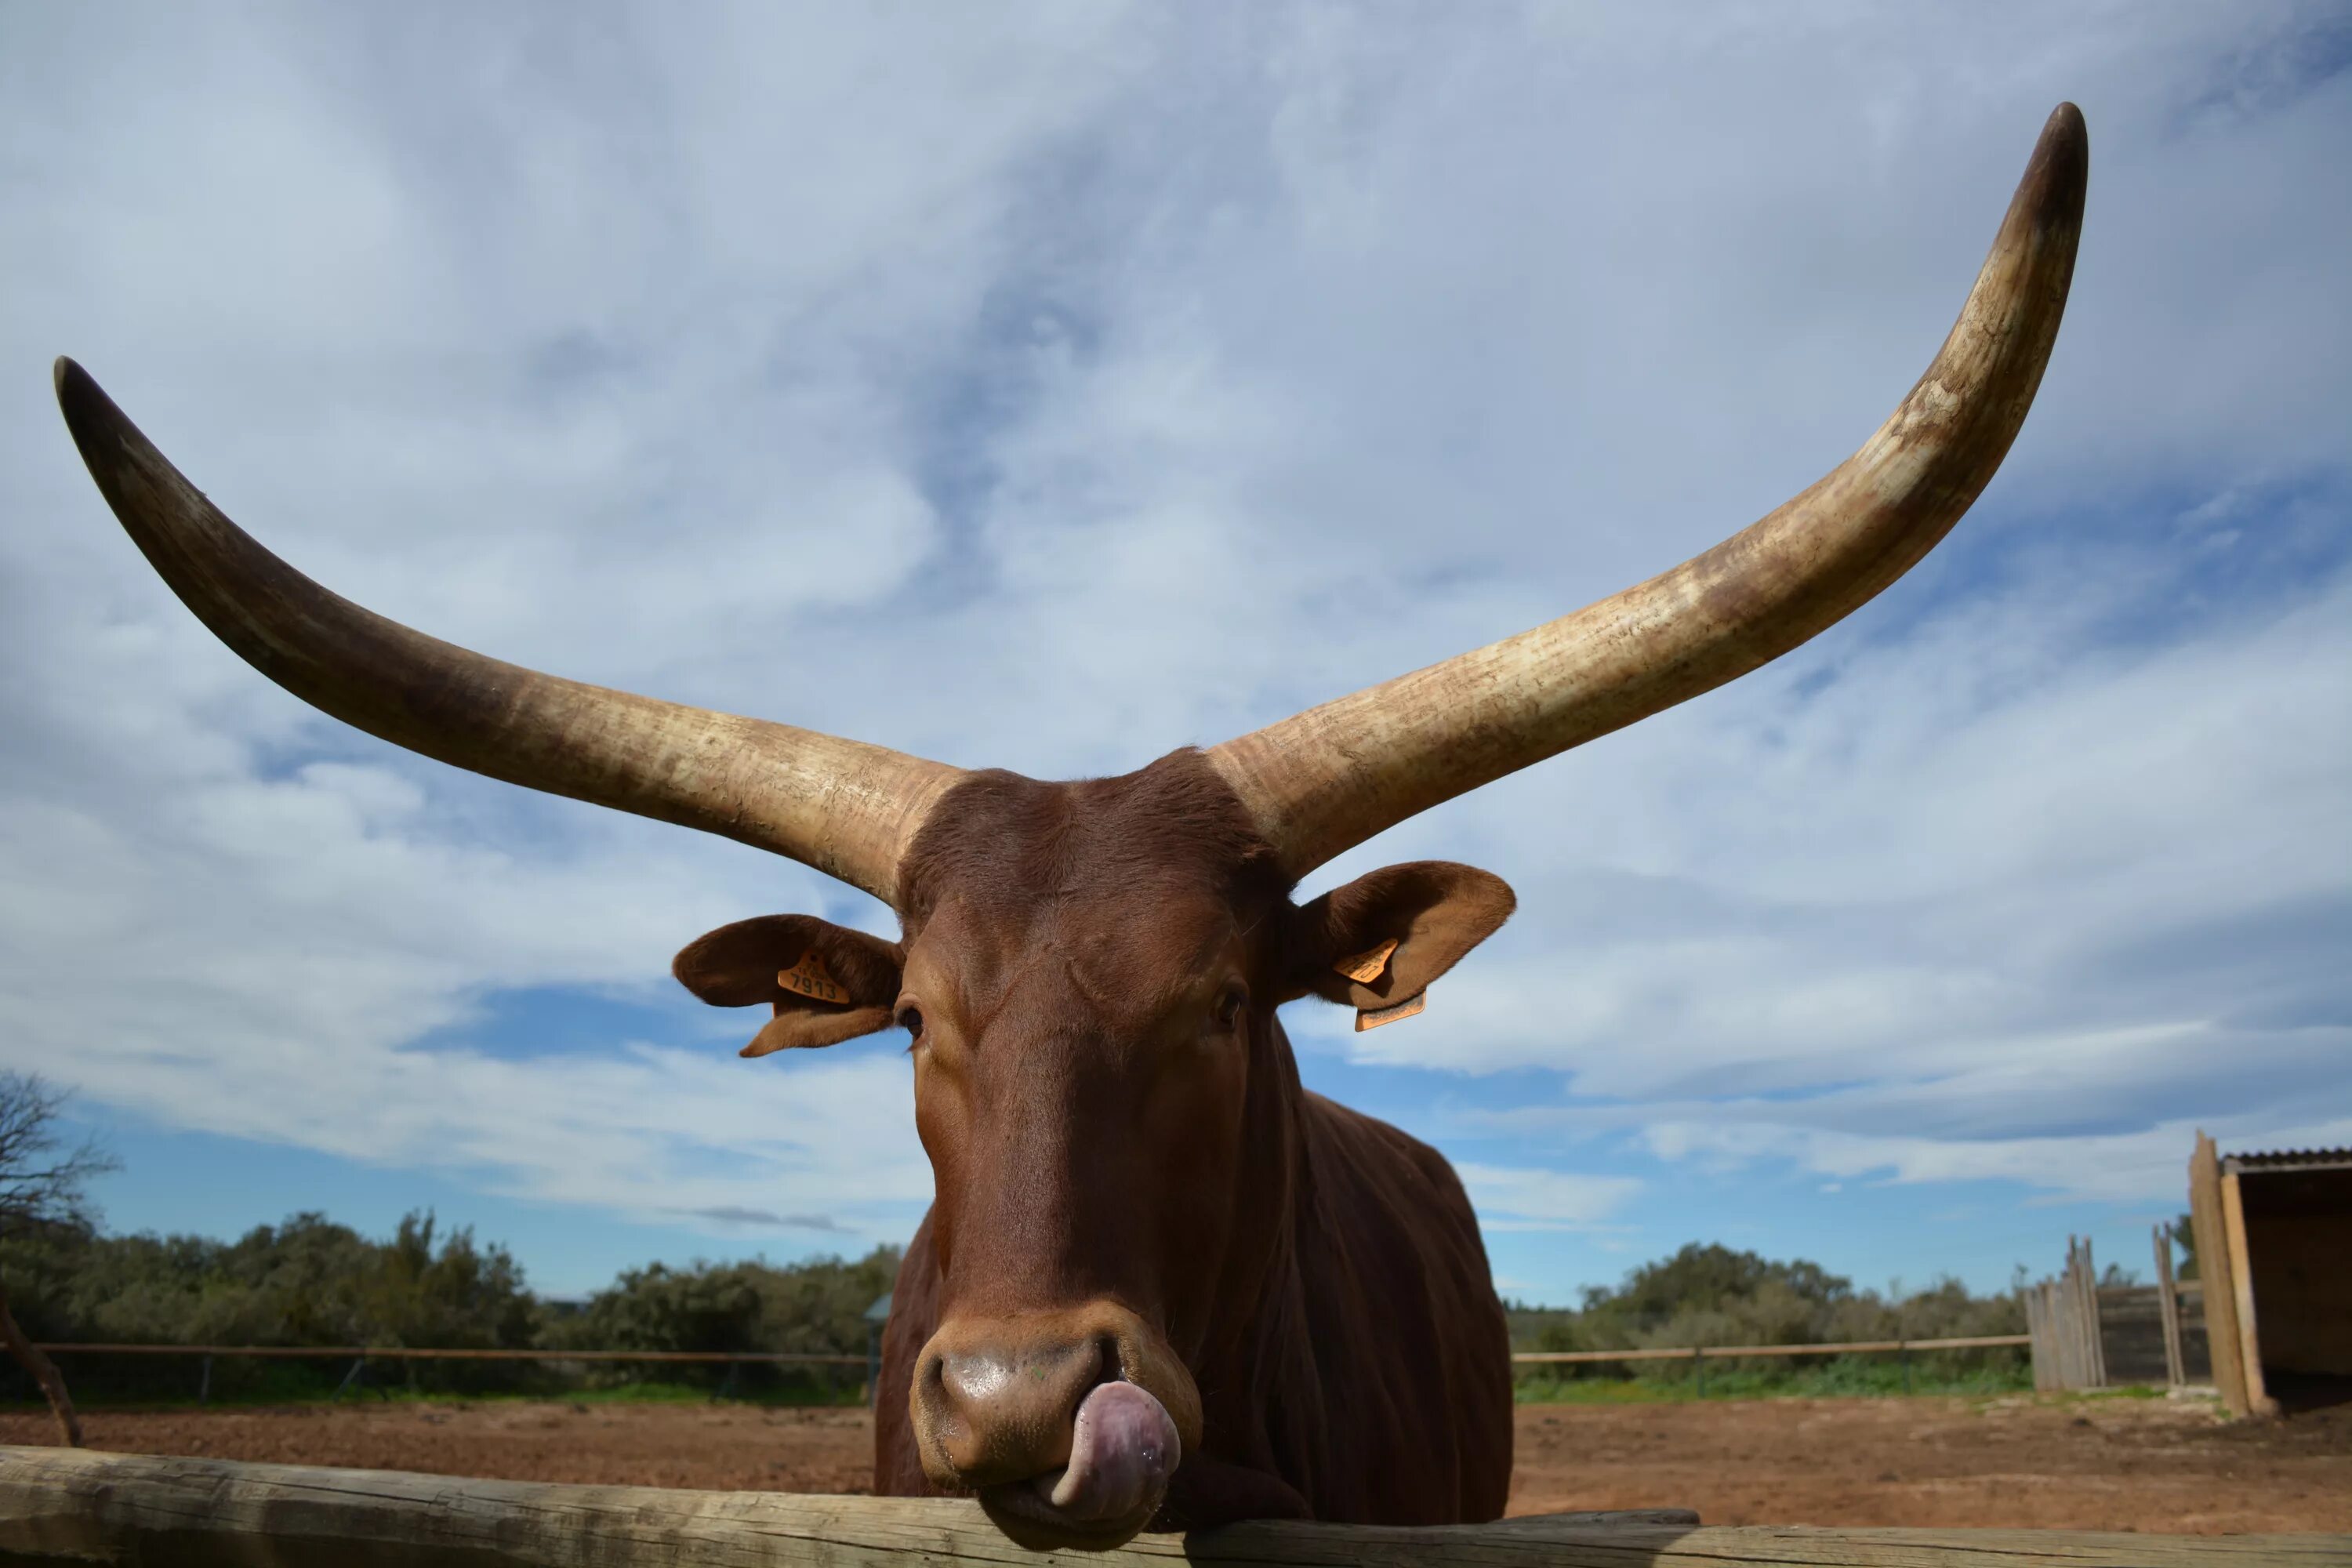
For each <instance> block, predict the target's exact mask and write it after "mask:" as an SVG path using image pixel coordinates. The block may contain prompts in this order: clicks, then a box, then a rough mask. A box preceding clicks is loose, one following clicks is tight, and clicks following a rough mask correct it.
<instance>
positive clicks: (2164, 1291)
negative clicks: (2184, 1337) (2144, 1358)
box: [2151, 1225, 2189, 1388]
mask: <svg viewBox="0 0 2352 1568" xmlns="http://www.w3.org/2000/svg"><path fill="white" fill-rule="evenodd" d="M2151 1239H2152V1240H2153V1241H2154V1243H2155V1246H2156V1290H2157V1306H2158V1310H2160V1311H2161V1312H2162V1313H2163V1316H2164V1381H2165V1383H2166V1384H2167V1385H2168V1387H2172V1388H2179V1386H2180V1385H2181V1384H2184V1383H2187V1382H2188V1381H2189V1363H2188V1361H2187V1358H2186V1357H2185V1356H2184V1355H2183V1353H2182V1349H2181V1338H2180V1297H2179V1292H2178V1291H2177V1289H2175V1287H2174V1284H2173V1279H2172V1233H2171V1232H2170V1231H2168V1230H2167V1229H2165V1227H2164V1226H2160V1225H2159V1226H2155V1227H2154V1228H2153V1235H2152V1237H2151Z"/></svg>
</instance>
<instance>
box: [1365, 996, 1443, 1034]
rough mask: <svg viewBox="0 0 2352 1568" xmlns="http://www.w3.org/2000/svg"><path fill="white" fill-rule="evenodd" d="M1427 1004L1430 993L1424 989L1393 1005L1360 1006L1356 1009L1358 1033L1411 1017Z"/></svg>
mask: <svg viewBox="0 0 2352 1568" xmlns="http://www.w3.org/2000/svg"><path fill="white" fill-rule="evenodd" d="M1427 1005H1429V994H1428V993H1427V992H1425V991H1424V992H1422V993H1420V994H1416V995H1412V996H1408V997H1406V998H1405V999H1404V1000H1403V1001H1402V1002H1400V1003H1398V1004H1397V1005H1395V1006H1393V1007H1359V1008H1357V1009H1356V1033H1358V1034H1362V1033H1363V1032H1364V1031H1365V1030H1366V1029H1377V1028H1379V1027H1380V1026H1381V1025H1382V1024H1393V1023H1396V1022H1398V1021H1399V1020H1401V1019H1404V1018H1410V1017H1412V1016H1413V1015H1414V1014H1415V1013H1418V1012H1420V1011H1421V1010H1422V1009H1423V1007H1426V1006H1427Z"/></svg>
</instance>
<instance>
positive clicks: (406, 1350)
mask: <svg viewBox="0 0 2352 1568" xmlns="http://www.w3.org/2000/svg"><path fill="white" fill-rule="evenodd" d="M41 1349H43V1350H45V1351H47V1352H49V1353H50V1354H52V1355H61V1354H62V1355H208V1356H256V1357H263V1358H268V1359H275V1360H286V1359H289V1358H294V1357H300V1356H312V1357H316V1358H317V1359H319V1360H320V1361H341V1360H342V1359H343V1358H344V1357H345V1356H349V1357H352V1359H354V1360H358V1361H593V1362H617V1361H644V1362H701V1363H709V1364H711V1365H721V1366H723V1365H726V1364H729V1363H733V1362H744V1363H756V1364H761V1365H765V1364H767V1363H786V1364H790V1365H796V1366H801V1365H807V1366H864V1365H865V1364H866V1357H864V1356H862V1355H814V1354H807V1355H804V1354H802V1353H800V1352H794V1351H543V1350H436V1349H433V1348H432V1347H430V1346H413V1345H108V1344H56V1345H43V1346H42V1347H41Z"/></svg>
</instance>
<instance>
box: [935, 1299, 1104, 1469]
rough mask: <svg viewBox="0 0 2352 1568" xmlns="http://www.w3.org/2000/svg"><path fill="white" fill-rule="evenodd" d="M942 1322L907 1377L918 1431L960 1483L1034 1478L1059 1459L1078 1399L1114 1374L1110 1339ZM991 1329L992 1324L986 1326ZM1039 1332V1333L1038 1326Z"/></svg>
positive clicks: (1063, 1458)
mask: <svg viewBox="0 0 2352 1568" xmlns="http://www.w3.org/2000/svg"><path fill="white" fill-rule="evenodd" d="M959 1327H961V1325H956V1324H950V1325H949V1326H948V1327H947V1328H944V1329H942V1330H941V1331H940V1333H939V1334H938V1335H937V1336H936V1337H934V1338H933V1340H932V1341H931V1342H930V1344H929V1346H928V1347H926V1350H925V1353H924V1356H923V1360H922V1364H921V1365H920V1366H919V1368H918V1369H917V1375H916V1379H915V1392H916V1401H917V1403H918V1405H919V1407H920V1408H919V1411H918V1419H919V1425H918V1427H917V1430H918V1431H919V1432H925V1433H927V1435H928V1436H929V1437H930V1438H931V1440H932V1444H931V1445H926V1447H930V1446H932V1445H936V1447H937V1450H938V1455H937V1457H938V1458H940V1459H943V1460H945V1461H946V1464H947V1467H948V1468H951V1469H952V1470H953V1472H954V1479H955V1480H956V1482H958V1483H960V1484H961V1485H963V1486H967V1487H986V1486H993V1485H996V1484H997V1483H999V1482H1003V1481H1014V1480H1022V1479H1026V1478H1028V1477H1031V1476H1036V1475H1042V1474H1044V1473H1045V1471H1047V1470H1051V1469H1054V1468H1056V1467H1058V1466H1061V1465H1065V1464H1067V1463H1068V1462H1069V1458H1070V1443H1071V1435H1072V1433H1073V1431H1074V1430H1075V1428H1076V1421H1077V1412H1078V1406H1079V1405H1080V1404H1081V1403H1082V1402H1083V1401H1084V1400H1085V1399H1086V1397H1087V1394H1088V1393H1090V1392H1091V1391H1092V1390H1093V1389H1094V1388H1095V1386H1096V1385H1097V1384H1101V1383H1105V1382H1108V1381H1110V1380H1111V1379H1114V1378H1116V1377H1118V1373H1119V1367H1118V1344H1117V1342H1116V1341H1115V1340H1114V1339H1112V1338H1111V1337H1110V1336H1108V1335H1106V1334H1095V1333H1080V1334H1077V1335H1076V1336H1072V1335H1070V1334H1067V1333H1057V1332H1055V1331H1054V1329H1053V1327H1052V1326H1048V1325H1044V1324H1039V1325H1035V1326H1034V1327H1033V1328H1030V1329H1029V1331H1025V1332H1024V1331H1023V1327H1024V1326H1023V1325H1018V1324H1013V1325H987V1326H986V1327H984V1328H983V1327H982V1326H979V1325H973V1326H972V1327H973V1329H975V1330H977V1331H966V1332H963V1333H954V1332H951V1331H952V1330H954V1329H956V1328H959ZM989 1329H993V1330H994V1331H993V1332H991V1331H988V1330H989ZM1039 1330H1043V1331H1042V1332H1041V1331H1039Z"/></svg>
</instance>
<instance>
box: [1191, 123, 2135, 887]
mask: <svg viewBox="0 0 2352 1568" xmlns="http://www.w3.org/2000/svg"><path fill="white" fill-rule="evenodd" d="M2089 167H2090V142H2089V138H2088V136H2087V135H2086V133H2085V132H2084V128H2083V116H2082V112H2081V111H2080V110H2077V109H2076V108H2075V107H2074V105H2073V104H2071V103H2062V104H2060V105H2059V106H2058V108H2057V110H2056V111H2055V112H2053V114H2052V115H2051V116H2050V121H2049V123H2048V124H2047V125H2045V126H2044V127H2043V128H2042V140H2041V142H2040V144H2039V145H2038V146H2036V147H2035V148H2034V150H2033V160H2032V163H2029V164H2028V165H2027V166H2026V170H2025V178H2024V180H2023V181H2022V182H2021V184H2019V186H2018V188H2017V195H2016V197H2015V199H2014V200H2012V201H2011V203H2010V207H2009V216H2008V217H2007V218H2006V219H2005V220H2004V221H2003V222H2002V224H2001V226H2000V234H1999V235H1998V236H1997V237H1995V238H1994V240H1993V245H1992V254H1991V255H1990V256H1989V257H1987V258H1986V259H1985V264H1984V267H1983V269H1982V270H1981V271H1979V273H1978V275H1977V281H1976V287H1975V289H1973V290H1972V291H1971V292H1970V293H1969V300H1968V304H1967V305H1966V306H1965V307H1963V308H1962V310H1961V311H1960V319H1959V322H1958V325H1956V326H1954V327H1953V329H1952V331H1951V335H1950V336H1949V337H1948V338H1947V339H1946V340H1945V342H1944V347H1943V350H1942V352H1941V353H1938V354H1937V356H1936V359H1935V363H1932V364H1930V365H1929V366H1928V367H1927V374H1925V375H1923V376H1921V377H1920V378H1919V382H1918V384H1917V385H1916V386H1914V387H1913V388H1912V389H1911V393H1910V395H1909V396H1907V397H1906V398H1905V399H1904V400H1903V402H1902V403H1901V405H1898V406H1897V407H1896V408H1895V413H1894V415H1893V416H1891V417H1889V418H1888V419H1887V421H1886V423H1885V425H1883V426H1880V427H1879V430H1878V433H1877V434H1876V435H1874V436H1873V437H1871V438H1870V439H1869V440H1868V441H1867V442H1865V443H1864V445H1863V447H1862V449H1861V450H1860V451H1858V452H1856V453H1855V454H1854V455H1853V457H1851V458H1847V459H1846V460H1845V462H1844V463H1843V464H1842V465H1840V466H1839V467H1838V468H1836V469H1834V470H1833V471H1832V472H1831V473H1830V474H1829V476H1828V477H1827V478H1825V479H1822V480H1821V481H1820V482H1819V483H1817V484H1815V485H1814V486H1813V487H1812V488H1811V489H1808V490H1806V491H1805V492H1804V493H1803V494H1801V495H1800V496H1798V497H1797V498H1796V499H1795V500H1791V501H1790V502H1789V503H1788V504H1787V505H1785V506H1783V507H1781V508H1780V510H1777V511H1775V512H1773V513H1772V514H1771V515H1770V516H1769V517H1766V518H1765V519H1764V520H1763V521H1760V522H1758V523H1756V524H1754V525H1753V526H1752V527H1750V528H1748V530H1747V531H1745V532H1742V533H1738V534H1736V535H1734V536H1733V537H1732V538H1730V539H1728V540H1726V541H1725V542H1723V543H1721V544H1718V545H1717V546H1716V547H1715V548H1714V549H1712V550H1710V551H1708V552H1706V553H1705V554H1704V555H1699V556H1696V557H1694V558H1693V559H1691V560H1689V561H1686V562H1685V563H1683V564H1682V565H1680V566H1677V567H1675V568H1674V569H1673V570H1672V571H1670V572H1666V573H1664V574H1661V575H1659V576H1656V577H1653V578H1651V579H1650V580H1649V581H1648V582H1646V583H1643V584H1640V585H1639V586H1638V587H1633V588H1628V589H1626V590H1625V591H1624V592H1623V593H1621V594H1619V595H1616V596H1615V597H1613V598H1609V599H1603V600H1602V601H1601V602H1600V603H1599V604H1597V605H1590V606H1588V607H1587V608H1585V609H1581V610H1579V611H1577V612H1576V613H1575V614H1574V615H1571V616H1564V617H1562V618H1561V619H1559V620H1557V621H1553V622H1551V623H1550V624H1549V625H1547V626H1538V627H1537V628H1535V629H1534V630H1533V631H1529V632H1522V633H1520V634H1519V635H1518V636H1517V637H1510V638H1507V639H1506V640H1504V641H1502V642H1498V643H1495V644H1493V645H1492V646H1490V647H1483V648H1480V649H1478V650H1477V651H1476V652H1475V653H1465V654H1463V655H1461V656H1460V657H1458V658H1453V659H1449V660H1447V661H1446V662H1445V663H1444V664H1437V665H1432V666H1430V667H1429V668H1426V669H1423V670H1418V671H1416V672H1414V673H1413V674H1411V675H1404V676H1400V677H1398V678H1397V679H1394V680H1391V681H1389V682H1387V683H1386V684H1384V685H1381V686H1374V687H1371V688H1369V689H1365V690H1362V691H1359V692H1357V693H1355V694H1354V695H1353V696H1350V697H1342V698H1340V699H1339V700H1337V701H1333V702H1327V703H1325V704H1323V705H1322V706H1321V707H1319V708H1311V709H1309V710H1307V711H1306V712H1304V713H1300V714H1297V715H1296V716H1294V717H1292V718H1288V719H1285V720H1283V721H1280V722H1279V723H1276V724H1272V725H1269V726H1267V727H1266V728H1265V729H1263V730H1260V731H1256V732H1255V734H1249V735H1244V736H1242V737H1240V738H1239V739H1237V740H1233V741H1228V742H1225V743H1224V744H1223V745H1221V746H1218V747H1216V748H1214V749H1213V750H1212V751H1211V752H1209V753H1208V754H1209V759H1210V761H1211V762H1212V763H1213V764H1214V765H1215V767H1216V768H1217V771H1218V772H1219V773H1222V774H1223V776H1224V778H1225V780H1226V782H1227V783H1229V784H1232V786H1233V787H1234V792H1235V793H1236V794H1238V795H1240V796H1241V798H1242V800H1243V802H1244V804H1245V805H1247V806H1248V807H1249V808H1250V810H1251V812H1252V813H1253V814H1254V815H1255V817H1256V818H1257V821H1258V825H1259V827H1260V829H1261V830H1262V831H1263V832H1264V833H1265V835H1266V837H1267V838H1268V839H1269V840H1271V841H1272V842H1273V843H1274V845H1275V846H1276V848H1277V849H1278V850H1279V851H1280V853H1281V855H1282V858H1283V862H1284V865H1285V867H1286V868H1287V869H1288V870H1289V872H1290V873H1291V874H1292V875H1293V876H1295V877H1296V876H1304V875H1305V874H1306V873H1307V872H1308V871H1310V870H1312V869H1313V868H1316V867H1317V866H1319V865H1321V864H1322V863H1323V862H1324V861H1326V860H1328V859H1329V858H1331V857H1333V856H1334V855H1337V854H1339V852H1340V851H1342V850H1344V849H1346V848H1348V847H1350V846H1352V845H1355V844H1360V843H1361V842H1363V841H1364V840H1365V839H1367V838H1370V837H1372V835H1374V834H1376V833H1379V832H1380V831H1381V830H1382V829H1383V828H1386V827H1389V826H1393V825H1394V824H1396V823H1399V822H1402V821H1403V820H1404V819H1405V818H1406V817H1408V816H1413V815H1414V814H1415V813H1417V812H1423V811H1426V810H1428V809H1429V808H1430V807H1431V806H1433V805H1437V804H1438V803H1439V802H1441V801H1445V800H1450V799H1452V798H1453V797H1454V796H1455V795H1461V794H1463V793H1464V792H1465V791H1468V790H1473V789H1475V788H1477V787H1478V786H1479V785H1480V784H1486V783H1489V782H1491V781H1492V780H1495V779H1497V778H1500V777H1502V776H1503V775H1504V774H1505V773H1513V772H1516V771H1517V770H1518V769H1520V768H1523V767H1526V766H1528V764H1529V763H1538V762H1541V761H1542V760H1543V759H1544V758H1546V757H1549V756H1552V755H1554V754H1555V753H1557V752H1563V751H1566V750H1567V749H1568V748H1569V747H1570V746H1575V745H1580V744H1581V743H1583V742H1586V741H1590V740H1591V739H1593V738H1594V737H1595V736H1599V735H1605V734H1607V733H1608V732H1609V731H1612V730H1615V729H1620V728H1622V726H1624V725H1627V724H1631V723H1633V721H1635V720H1637V719H1643V718H1646V717H1648V716H1649V715H1650V714H1653V713H1655V712H1657V711H1658V710H1661V709H1664V708H1670V707H1672V706H1673V705H1674V704H1675V703H1677V702H1681V701H1684V700H1687V699H1689V698H1693V697H1696V696H1698V695H1699V694H1700V693H1701V692H1704V691H1707V690H1711V689H1714V688H1715V687H1717V686H1720V685H1722V684H1723V683H1724V682H1725V681H1727V680H1730V679H1734V678H1736V677H1738V676H1741V675H1745V674H1746V673H1747V672H1748V671H1749V670H1751V669H1754V668H1757V667H1758V666H1759V665H1761V664H1763V663H1765V662H1766V661H1767V660H1769V659H1773V658H1779V657H1780V655H1781V654H1784V653H1786V652H1788V651H1789V650H1790V648H1792V647H1796V646H1797V645H1798V644H1800V643H1801V642H1803V641H1804V640H1805V639H1806V638H1808V637H1812V636H1813V635H1814V634H1815V633H1817V632H1820V631H1822V630H1824V629H1825V628H1827V627H1829V626H1832V625H1834V624H1835V623H1836V622H1837V621H1838V620H1840V619H1841V618H1843V616H1846V615H1847V614H1849V613H1850V612H1852V611H1853V610H1854V609H1856V608H1858V607H1860V606H1861V605H1863V604H1864V603H1865V602H1866V601H1867V600H1869V599H1870V598H1871V597H1872V596H1873V595H1875V594H1877V593H1878V592H1879V591H1880V590H1881V589H1883V588H1885V586H1886V585H1887V584H1890V583H1892V582H1894V581H1895V579H1896V578H1897V577H1899V576H1901V575H1902V574H1904V573H1905V572H1906V571H1908V570H1909V569H1910V568H1911V566H1912V565H1913V564H1914V563H1916V562H1917V561H1918V560H1919V558H1920V557H1921V556H1923V555H1925V554H1926V553H1927V552H1928V550H1929V549H1931V548H1933V547H1934V545H1935V544H1936V542H1937V541H1938V540H1940V539H1942V538H1943V537H1944V535H1945V533H1946V532H1947V531H1948V530H1949V529H1950V528H1951V526H1952V525H1953V524H1954V523H1955V522H1957V521H1959V518H1960V514H1961V513H1963V512H1965V511H1966V510H1968V509H1969V504H1970V503H1971V502H1973V501H1974V500H1976V498H1977V494H1978V492H1979V491H1980V490H1982V489H1984V487H1985V484H1986V481H1988V480H1989V479H1991V478H1992V475H1993V470H1994V469H1996V468H1999V467H2000V460H2001V458H2002V457H2003V456H2004V455H2006V454H2007V453H2008V451H2009V445H2010V442H2011V440H2012V439H2013V438H2014V437H2016V435H2017V431H2018V427H2019V426H2021V425H2022V424H2023V423H2024V420H2025V411H2026V410H2027V409H2028V408H2029V407H2031V406H2032V403H2033V394H2034V389H2035V388H2036V387H2038V386H2039V385H2040V384H2041V383H2042V366H2043V365H2044V364H2046V363H2048V362H2049V358H2050V349H2051V345H2052V343H2053V342H2055V341H2056V338H2057V335H2058V319H2059V317H2060V315H2061V314H2062V313H2063V311H2064V310H2065V306H2066V289H2067V285H2068V283H2069V282H2070V281H2071V280H2072V279H2073V278H2074V244H2075V240H2076V238H2077V237H2079V236H2080V234H2081V233H2082V227H2083V191H2084V181H2085V179H2086V177H2087V175H2088V172H2089Z"/></svg>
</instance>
